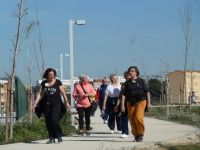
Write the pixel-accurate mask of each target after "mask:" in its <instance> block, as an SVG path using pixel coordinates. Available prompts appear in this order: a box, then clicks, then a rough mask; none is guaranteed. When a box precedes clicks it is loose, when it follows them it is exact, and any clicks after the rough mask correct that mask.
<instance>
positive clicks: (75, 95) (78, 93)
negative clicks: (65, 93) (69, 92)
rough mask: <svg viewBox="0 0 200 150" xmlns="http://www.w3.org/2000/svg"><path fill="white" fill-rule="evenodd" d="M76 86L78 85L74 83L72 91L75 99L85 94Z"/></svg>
mask: <svg viewBox="0 0 200 150" xmlns="http://www.w3.org/2000/svg"><path fill="white" fill-rule="evenodd" d="M78 86H80V85H76V86H75V87H74V91H73V97H74V98H75V99H77V98H81V97H84V96H85V97H86V96H87V95H86V94H85V93H80V91H79V90H78V88H79V87H78Z"/></svg>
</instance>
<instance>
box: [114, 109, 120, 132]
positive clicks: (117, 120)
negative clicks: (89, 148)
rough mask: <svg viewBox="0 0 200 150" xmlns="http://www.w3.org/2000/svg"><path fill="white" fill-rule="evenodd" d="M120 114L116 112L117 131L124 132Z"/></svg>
mask: <svg viewBox="0 0 200 150" xmlns="http://www.w3.org/2000/svg"><path fill="white" fill-rule="evenodd" d="M119 113H120V112H116V113H115V119H116V123H117V130H118V131H122V121H121V119H122V118H121V115H120V116H119Z"/></svg>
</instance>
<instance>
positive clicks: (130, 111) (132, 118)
mask: <svg viewBox="0 0 200 150" xmlns="http://www.w3.org/2000/svg"><path fill="white" fill-rule="evenodd" d="M134 111H135V105H131V104H130V103H129V102H127V112H128V118H129V121H130V124H131V129H132V134H133V135H136V124H135V114H134Z"/></svg>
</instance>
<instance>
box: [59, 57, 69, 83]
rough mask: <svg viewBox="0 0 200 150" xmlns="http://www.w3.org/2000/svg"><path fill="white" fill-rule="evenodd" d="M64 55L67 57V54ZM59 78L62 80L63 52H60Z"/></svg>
mask: <svg viewBox="0 0 200 150" xmlns="http://www.w3.org/2000/svg"><path fill="white" fill-rule="evenodd" d="M64 56H65V57H69V54H64ZM60 80H61V81H63V54H60Z"/></svg>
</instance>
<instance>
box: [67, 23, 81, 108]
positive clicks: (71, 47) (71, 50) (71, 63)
mask: <svg viewBox="0 0 200 150" xmlns="http://www.w3.org/2000/svg"><path fill="white" fill-rule="evenodd" d="M73 24H76V25H84V24H85V20H76V21H73V20H71V19H70V20H69V55H70V93H71V94H70V97H71V107H73V108H74V99H73V96H72V94H73V90H74V45H73Z"/></svg>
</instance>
